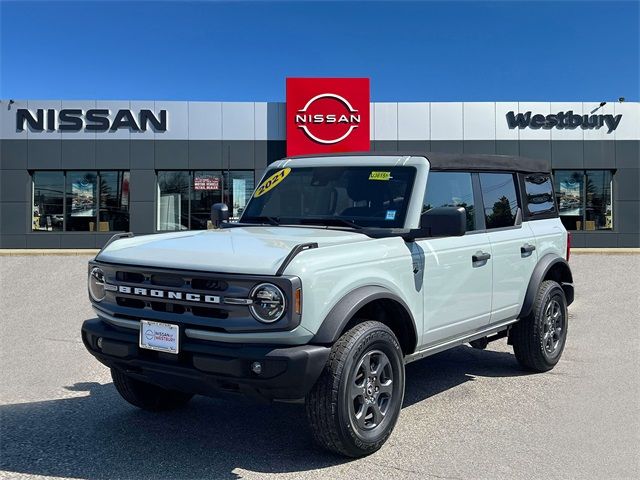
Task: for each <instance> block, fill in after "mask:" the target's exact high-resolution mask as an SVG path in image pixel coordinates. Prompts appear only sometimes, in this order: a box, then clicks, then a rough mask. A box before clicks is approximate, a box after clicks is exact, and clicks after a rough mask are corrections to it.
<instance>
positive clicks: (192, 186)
mask: <svg viewBox="0 0 640 480" xmlns="http://www.w3.org/2000/svg"><path fill="white" fill-rule="evenodd" d="M253 189H254V181H253V172H252V171H233V170H232V171H226V172H221V171H219V170H195V171H183V170H181V171H159V172H158V231H171V230H204V229H207V228H209V225H210V220H211V206H212V205H213V204H214V203H221V202H223V203H226V204H227V206H228V207H229V215H230V217H231V220H237V219H238V217H240V215H242V212H243V211H244V207H245V205H246V204H247V203H248V202H249V198H251V195H252V194H253Z"/></svg>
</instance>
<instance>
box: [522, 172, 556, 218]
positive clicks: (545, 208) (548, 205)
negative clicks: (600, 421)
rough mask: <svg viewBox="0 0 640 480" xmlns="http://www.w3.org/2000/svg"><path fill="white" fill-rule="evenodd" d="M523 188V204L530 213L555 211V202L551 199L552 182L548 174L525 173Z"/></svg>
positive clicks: (537, 213)
mask: <svg viewBox="0 0 640 480" xmlns="http://www.w3.org/2000/svg"><path fill="white" fill-rule="evenodd" d="M524 189H525V204H526V207H527V211H528V212H529V213H530V214H531V215H539V214H545V213H554V212H555V211H556V204H555V202H554V200H553V184H552V182H551V177H550V176H549V175H544V174H535V175H527V176H526V177H524Z"/></svg>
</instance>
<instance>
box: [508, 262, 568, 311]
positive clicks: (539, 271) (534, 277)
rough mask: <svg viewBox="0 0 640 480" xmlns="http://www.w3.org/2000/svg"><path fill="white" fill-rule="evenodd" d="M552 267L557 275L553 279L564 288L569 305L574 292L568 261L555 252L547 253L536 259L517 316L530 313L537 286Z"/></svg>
mask: <svg viewBox="0 0 640 480" xmlns="http://www.w3.org/2000/svg"><path fill="white" fill-rule="evenodd" d="M552 268H557V269H558V271H559V275H558V276H557V277H556V278H554V280H557V281H558V283H560V286H561V287H562V289H563V290H564V294H565V297H566V298H567V305H571V303H572V302H573V297H574V293H573V275H572V273H571V268H570V267H569V263H568V262H567V261H566V260H565V259H564V258H562V257H560V256H558V255H556V254H553V253H547V254H546V255H543V256H542V257H541V258H540V259H539V260H538V263H537V264H536V266H535V268H534V269H533V273H532V274H531V279H530V280H529V285H528V286H527V293H526V294H525V296H524V302H522V309H521V310H520V315H518V318H524V317H526V316H527V315H529V314H530V313H531V309H532V308H533V302H534V301H535V298H536V293H537V292H538V288H539V287H540V284H541V283H542V282H543V281H544V279H545V278H546V276H547V273H549V271H550V270H551V269H552Z"/></svg>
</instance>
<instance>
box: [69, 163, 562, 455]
mask: <svg viewBox="0 0 640 480" xmlns="http://www.w3.org/2000/svg"><path fill="white" fill-rule="evenodd" d="M227 220H228V210H227V208H226V206H225V205H223V204H216V205H214V206H213V207H212V225H213V226H215V227H217V228H213V229H209V230H205V231H187V232H184V231H182V232H172V233H164V234H158V235H146V236H133V235H132V234H120V235H116V236H115V237H114V238H113V239H112V240H110V241H109V243H108V244H107V245H106V246H105V247H104V248H103V249H102V250H101V251H100V252H99V253H98V255H97V256H96V258H95V259H94V260H92V261H91V262H89V268H88V274H89V275H88V277H89V280H88V283H89V285H88V289H89V296H90V300H91V302H92V306H93V308H94V310H95V313H96V315H97V318H95V319H91V320H87V321H86V322H84V324H83V326H82V339H83V341H84V344H85V346H86V348H87V349H88V350H89V352H90V353H91V354H92V355H94V356H95V357H96V358H97V359H98V360H99V361H100V362H102V363H103V364H105V365H106V366H107V367H109V368H110V369H111V374H112V377H113V381H114V384H115V387H116V389H117V390H118V392H119V393H120V395H121V396H122V397H124V399H125V400H127V401H128V402H130V403H132V404H133V405H135V406H137V407H141V408H144V409H148V410H161V409H171V408H177V407H180V406H182V405H184V404H186V403H187V402H188V401H189V399H190V398H191V397H192V396H193V395H194V394H201V395H216V394H217V393H220V392H235V393H244V394H250V395H256V396H259V397H262V398H266V399H272V400H294V399H304V401H305V403H306V412H307V417H308V420H309V423H310V428H311V431H312V433H313V436H314V438H315V440H316V441H317V442H318V443H319V444H320V445H322V446H324V447H326V448H328V449H330V450H332V451H334V452H338V453H340V454H343V455H347V456H354V457H355V456H362V455H367V454H369V453H371V452H374V451H375V450H377V449H378V448H380V447H381V446H382V444H383V443H384V442H385V441H386V440H387V438H389V435H391V432H392V430H393V428H394V425H395V424H396V421H397V420H398V416H399V414H400V410H401V408H402V401H403V396H404V388H405V364H406V363H408V362H411V361H414V360H417V359H420V358H423V357H426V356H428V355H432V354H434V353H437V352H440V351H442V350H445V349H449V348H453V347H456V346H458V345H461V344H463V343H470V344H471V345H472V346H474V347H476V348H484V347H486V345H487V343H488V342H490V341H493V340H496V339H499V338H504V337H507V338H508V342H509V344H511V345H513V349H514V352H515V357H516V359H517V360H518V362H519V363H520V364H521V365H522V366H523V367H524V368H526V369H529V370H533V371H536V372H543V371H546V370H550V369H551V368H553V367H554V366H555V365H556V363H557V362H558V360H559V359H560V356H561V355H562V351H563V348H564V346H565V341H566V335H567V326H568V324H567V321H568V314H567V306H568V305H569V304H571V302H572V301H573V297H574V291H573V286H572V282H573V280H572V274H571V271H570V269H569V265H568V263H567V261H568V259H569V243H570V242H569V237H568V234H567V232H566V230H565V229H564V227H563V226H562V223H561V222H560V220H559V218H558V209H557V205H556V199H555V196H554V191H553V181H552V178H551V175H550V172H549V167H548V165H547V164H546V162H543V161H538V160H531V159H526V158H520V157H506V156H493V155H492V156H489V155H449V154H429V153H427V154H419V155H416V154H410V155H409V154H407V155H404V154H399V153H394V154H377V153H367V154H349V155H331V156H316V157H298V158H286V159H284V160H280V161H277V162H275V163H273V164H271V165H270V166H269V168H268V170H267V172H266V174H265V176H264V178H263V180H262V182H261V183H260V184H259V186H258V188H257V189H256V190H255V192H254V194H253V196H252V198H251V200H250V201H249V203H248V204H247V206H246V209H245V211H244V212H243V214H242V217H241V218H240V220H239V222H238V223H229V222H228V221H227ZM425 381H428V380H425Z"/></svg>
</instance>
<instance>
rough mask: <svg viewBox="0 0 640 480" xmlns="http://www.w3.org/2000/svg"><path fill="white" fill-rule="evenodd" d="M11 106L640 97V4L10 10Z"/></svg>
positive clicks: (100, 5)
mask: <svg viewBox="0 0 640 480" xmlns="http://www.w3.org/2000/svg"><path fill="white" fill-rule="evenodd" d="M0 8H1V10H0V15H1V25H0V27H1V28H0V35H1V37H0V40H1V42H0V43H1V46H0V53H1V60H0V67H1V68H0V74H1V77H0V98H15V99H18V98H23V99H26V98H29V99H45V98H55V99H58V98H63V99H94V98H98V99H163V100H223V101H283V100H284V96H285V78H286V77H287V76H340V77H348V76H363V77H369V78H371V97H372V100H374V101H462V100H464V101H489V100H521V101H524V100H530V101H536V100H550V101H561V100H565V101H576V100H577V101H580V100H593V101H600V100H607V101H611V100H616V99H617V98H618V97H620V96H624V97H626V99H627V100H636V101H637V100H638V99H639V97H640V94H639V88H640V87H639V70H640V66H639V58H640V51H639V46H638V44H639V43H638V42H639V28H638V23H639V20H638V19H639V15H640V12H639V2H637V1H630V2H613V1H601V2H581V1H560V2H552V1H542V2H540V1H539V2H522V1H514V2H504V1H501V2H479V1H477V2H458V1H452V2H446V3H445V2H407V3H404V2H339V3H338V2H336V3H334V2H257V3H252V2H213V1H210V2H202V1H201V2H139V3H136V2H55V1H51V2H46V3H39V2H24V1H23V2H7V1H3V0H2V3H1V4H0Z"/></svg>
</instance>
